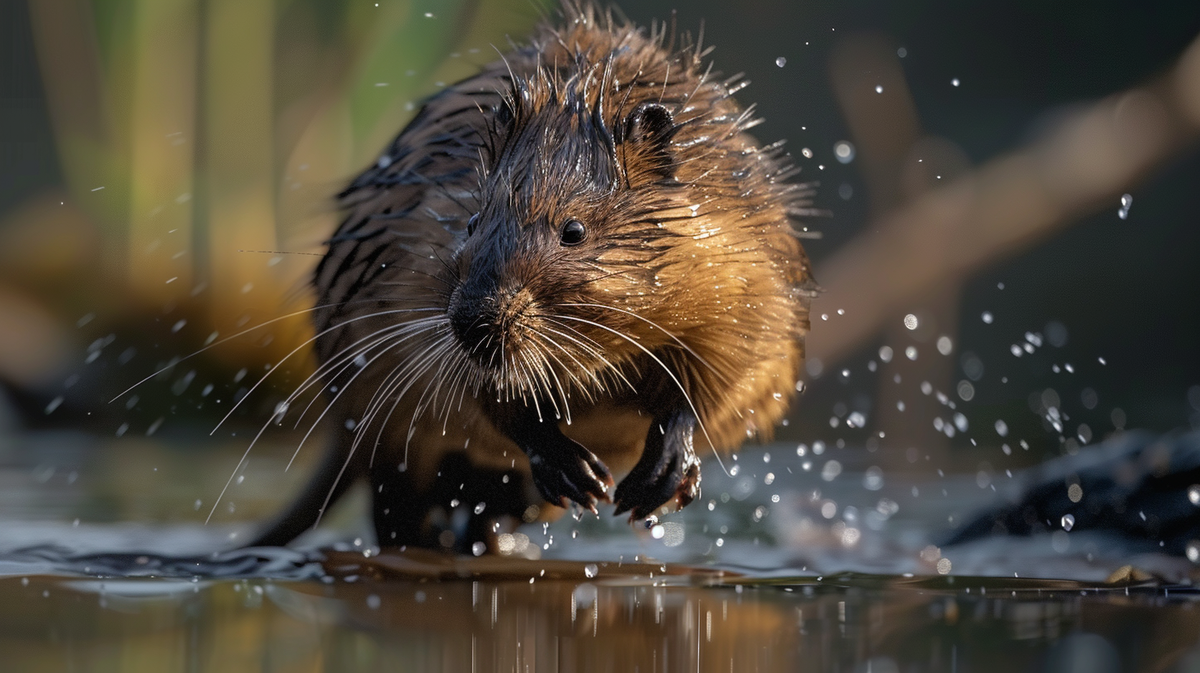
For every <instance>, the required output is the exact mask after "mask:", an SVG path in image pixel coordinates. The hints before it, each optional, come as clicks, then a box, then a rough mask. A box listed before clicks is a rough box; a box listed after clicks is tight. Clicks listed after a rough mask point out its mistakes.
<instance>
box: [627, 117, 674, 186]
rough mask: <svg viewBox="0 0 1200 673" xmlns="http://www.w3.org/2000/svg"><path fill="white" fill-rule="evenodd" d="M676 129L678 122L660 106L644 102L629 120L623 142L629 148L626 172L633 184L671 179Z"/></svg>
mask: <svg viewBox="0 0 1200 673" xmlns="http://www.w3.org/2000/svg"><path fill="white" fill-rule="evenodd" d="M675 129H676V127H675V119H674V118H673V117H671V113H670V112H668V111H667V108H665V107H663V106H662V105H659V104H658V103H642V104H641V105H638V106H637V107H636V108H634V109H633V112H630V113H629V115H628V116H627V117H625V125H624V128H622V129H621V130H622V133H621V138H620V141H619V142H620V143H621V144H622V145H624V146H625V150H626V151H625V173H626V176H627V179H628V180H629V181H630V184H634V183H636V182H640V181H641V180H642V179H645V178H649V179H661V178H667V177H670V176H671V173H672V168H673V163H674V162H673V160H672V157H671V153H670V148H671V138H673V137H674V136H675Z"/></svg>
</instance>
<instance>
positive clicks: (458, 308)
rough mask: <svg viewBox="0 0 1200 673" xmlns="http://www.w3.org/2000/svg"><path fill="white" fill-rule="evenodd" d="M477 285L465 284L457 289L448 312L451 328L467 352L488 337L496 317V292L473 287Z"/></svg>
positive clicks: (451, 298)
mask: <svg viewBox="0 0 1200 673" xmlns="http://www.w3.org/2000/svg"><path fill="white" fill-rule="evenodd" d="M477 285H478V284H475V283H472V284H463V285H459V286H458V287H457V288H455V289H454V292H453V293H452V294H451V295H450V305H449V307H448V310H447V313H448V315H449V318H450V327H451V329H453V330H454V334H455V336H457V337H458V340H459V342H461V343H462V344H463V345H464V346H465V347H466V348H467V350H472V349H473V348H474V347H475V346H476V345H478V344H479V342H480V341H482V340H483V339H484V338H485V337H486V336H487V334H488V332H489V331H491V325H492V323H493V322H495V316H496V301H495V295H494V292H487V291H481V289H482V288H479V287H473V286H477Z"/></svg>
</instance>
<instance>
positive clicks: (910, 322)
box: [904, 313, 921, 331]
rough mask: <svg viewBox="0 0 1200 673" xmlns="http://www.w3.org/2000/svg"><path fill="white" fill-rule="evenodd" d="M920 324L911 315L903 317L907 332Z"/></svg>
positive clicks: (915, 317)
mask: <svg viewBox="0 0 1200 673" xmlns="http://www.w3.org/2000/svg"><path fill="white" fill-rule="evenodd" d="M920 324H921V323H920V321H919V320H917V316H915V315H913V314H912V313H909V314H908V315H906V316H904V326H905V327H907V328H908V329H909V331H912V330H915V329H917V327H918V326H920Z"/></svg>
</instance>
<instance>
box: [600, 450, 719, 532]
mask: <svg viewBox="0 0 1200 673" xmlns="http://www.w3.org/2000/svg"><path fill="white" fill-rule="evenodd" d="M699 495H700V461H699V460H697V459H696V457H695V455H694V454H691V453H690V452H674V451H672V452H667V453H665V454H664V455H663V460H662V461H661V462H659V463H658V464H657V465H654V466H653V467H652V468H649V469H647V468H645V467H644V465H643V463H638V464H637V465H636V466H634V468H633V471H631V472H630V473H629V475H628V476H627V477H625V478H624V479H622V480H621V484H620V485H619V486H617V492H616V494H615V496H614V497H613V502H615V503H616V504H617V511H616V512H615V514H622V513H624V512H629V513H630V514H629V520H630V521H636V520H638V519H645V518H646V517H648V516H650V515H651V514H653V513H654V511H655V510H657V509H658V508H659V507H662V506H663V505H666V504H668V503H672V502H673V503H674V505H675V507H674V509H683V508H684V507H686V506H687V505H688V503H690V502H691V501H693V500H695V499H696V497H697V496H699Z"/></svg>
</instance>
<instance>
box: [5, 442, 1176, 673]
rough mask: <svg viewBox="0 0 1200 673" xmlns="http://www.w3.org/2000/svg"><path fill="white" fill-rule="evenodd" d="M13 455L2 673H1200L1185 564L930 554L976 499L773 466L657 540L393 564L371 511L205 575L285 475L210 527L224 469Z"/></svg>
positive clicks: (570, 533) (713, 491) (934, 482)
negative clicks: (377, 538)
mask: <svg viewBox="0 0 1200 673" xmlns="http://www.w3.org/2000/svg"><path fill="white" fill-rule="evenodd" d="M54 442H55V446H59V447H60V448H61V447H64V446H66V445H68V444H69V443H70V442H68V441H65V440H63V439H62V438H57V439H55V440H54ZM27 448H28V449H29V450H27V451H26V450H24V449H21V448H20V447H18V448H17V449H13V450H10V451H9V452H8V453H7V454H5V455H6V457H7V459H6V461H4V466H3V467H2V468H0V480H2V481H3V483H4V484H5V490H4V492H3V494H2V497H0V510H3V511H2V514H3V516H2V517H0V522H2V523H0V671H22V672H24V671H121V672H131V673H143V672H146V673H150V672H153V673H158V672H160V671H189V672H191V671H197V672H199V671H214V672H217V671H219V672H226V671H232V672H239V671H313V672H316V671H512V672H514V673H516V672H525V671H617V672H625V671H641V672H655V673H657V672H659V671H664V672H665V671H845V672H858V671H872V672H877V673H884V672H890V671H897V672H908V671H935V672H937V671H946V672H955V673H957V672H960V671H964V672H965V671H1099V672H1108V671H1114V672H1116V671H1164V672H1167V671H1169V672H1173V673H1174V672H1178V673H1182V672H1184V671H1200V593H1198V592H1197V590H1196V589H1195V588H1194V587H1193V582H1194V581H1195V580H1196V579H1197V575H1196V566H1195V565H1194V564H1193V563H1191V562H1189V561H1188V560H1187V559H1185V558H1180V557H1171V556H1167V555H1165V554H1161V553H1157V552H1156V550H1155V549H1154V548H1152V547H1151V548H1147V547H1146V545H1144V544H1141V545H1139V544H1133V543H1130V542H1128V541H1123V540H1120V539H1116V538H1113V537H1111V536H1106V535H1104V534H1103V533H1097V532H1090V533H1089V532H1079V531H1073V532H1070V533H1069V534H1065V533H1064V534H1063V535H1057V536H1055V535H1041V536H1034V537H1031V538H992V539H985V540H981V541H978V542H975V543H971V544H967V545H961V546H957V547H948V548H939V547H937V546H936V545H935V544H934V542H935V541H936V540H937V538H938V536H939V535H942V534H943V533H944V530H945V528H946V526H947V524H948V523H949V522H951V521H954V520H962V517H965V516H967V515H969V513H970V512H972V511H974V510H977V509H978V508H979V507H980V506H981V505H982V504H986V503H988V502H992V501H994V500H995V499H996V498H997V497H1000V496H999V495H998V493H997V492H995V491H993V490H992V488H990V486H991V484H989V485H988V486H989V487H986V488H985V487H982V486H980V485H979V482H978V480H977V479H976V475H974V474H966V475H959V476H954V475H946V476H939V477H936V478H933V477H930V478H916V477H913V476H911V475H909V476H902V475H885V479H884V480H883V483H882V484H880V483H877V482H876V481H872V480H871V479H869V478H868V475H867V474H866V472H865V471H864V468H865V463H864V464H862V465H860V464H859V463H860V462H862V461H860V460H858V459H856V458H855V457H854V456H853V455H852V454H851V453H850V452H849V451H847V452H844V453H836V452H834V451H833V450H832V449H831V450H830V452H829V453H828V454H826V455H824V456H822V457H821V462H817V463H815V464H813V465H811V466H810V467H809V468H808V469H805V468H804V463H805V462H806V461H808V460H811V458H812V456H811V454H809V455H807V456H804V457H798V456H796V451H795V447H794V446H793V447H783V446H770V447H765V448H763V449H758V450H752V451H747V452H746V453H744V454H742V455H741V456H740V457H739V460H738V461H734V462H735V463H736V465H737V466H738V469H736V470H734V469H732V467H733V466H732V465H731V466H730V468H731V469H730V470H729V472H730V473H731V474H728V475H726V474H723V473H722V472H721V471H720V470H717V469H714V470H710V471H709V472H708V473H706V475H705V479H706V481H705V483H704V487H705V491H704V496H703V497H702V499H701V500H700V501H698V502H697V503H695V504H694V505H693V506H692V507H689V508H688V510H687V511H685V512H683V513H680V514H677V515H673V516H671V517H667V518H664V519H663V521H661V522H660V527H659V528H658V529H653V528H652V529H649V530H647V529H645V528H643V527H638V528H630V527H629V525H628V524H626V523H624V521H623V520H619V519H614V518H612V517H607V516H605V517H600V518H595V517H592V516H590V515H589V516H584V517H582V518H581V519H579V520H576V519H574V518H572V517H569V516H568V517H564V518H563V519H561V520H559V521H558V522H555V523H553V524H549V525H540V524H538V525H531V526H525V527H523V528H522V529H520V531H518V532H517V534H516V535H514V536H513V538H512V539H511V540H510V541H509V542H510V548H511V550H512V553H511V554H509V555H507V556H496V557H480V558H470V557H453V556H446V555H442V554H436V553H429V552H421V551H415V550H407V551H404V552H386V553H382V554H381V553H380V552H379V550H378V549H375V548H373V547H371V546H370V543H369V540H367V539H366V538H365V536H362V535H361V531H362V530H363V529H364V528H365V526H366V522H365V521H364V520H363V518H362V517H361V516H358V515H356V514H355V512H356V511H361V510H362V507H361V501H360V502H359V504H358V505H357V506H356V505H355V503H353V502H351V503H348V506H347V507H346V508H345V509H346V510H349V512H350V514H345V513H344V515H343V516H342V517H341V518H340V519H339V518H338V517H336V516H335V517H333V520H331V521H330V522H329V523H330V529H329V531H328V532H326V533H325V534H324V536H317V537H314V538H310V539H309V540H308V541H306V542H304V543H302V544H301V546H300V548H299V549H298V550H289V549H263V550H250V551H236V550H235V551H224V552H220V553H217V554H213V553H212V551H213V550H222V549H224V550H229V549H231V548H232V547H236V540H237V538H238V536H239V535H242V534H244V533H245V532H246V531H247V530H248V527H247V523H246V522H247V521H253V520H256V519H261V517H263V516H265V515H266V513H269V512H270V511H272V509H273V508H274V507H277V506H278V497H279V495H280V494H281V493H285V492H286V488H287V487H286V485H283V484H280V483H276V482H273V481H271V479H274V478H275V476H278V475H280V474H282V473H283V472H282V469H281V468H280V465H279V464H278V463H273V462H271V460H269V459H263V460H260V461H259V462H257V463H254V462H252V464H251V466H250V467H249V468H247V470H246V472H245V475H246V479H245V483H244V484H241V483H239V484H237V485H235V486H234V487H233V489H232V491H231V498H230V500H231V502H232V503H233V506H231V507H229V508H224V506H223V509H222V510H221V515H222V516H219V517H217V518H216V519H215V520H214V522H213V523H211V524H209V525H208V526H205V525H204V524H203V523H202V522H203V515H204V512H203V510H204V509H207V508H206V507H200V508H197V507H195V503H194V501H195V500H202V499H205V498H209V497H211V494H212V493H214V492H215V491H218V490H219V485H220V483H221V482H222V481H223V479H224V478H227V477H228V472H227V471H226V469H227V467H228V465H226V463H227V462H232V461H225V460H212V457H211V456H208V457H205V458H204V459H203V460H202V461H199V462H197V458H196V456H195V455H192V454H187V453H186V452H184V453H180V452H178V451H176V452H171V451H166V452H164V451H156V450H153V449H151V448H148V447H147V446H145V445H142V444H138V445H129V446H121V447H111V446H108V447H99V448H98V447H95V446H89V447H86V448H84V449H79V450H77V451H73V452H72V451H68V450H66V449H63V450H62V451H61V452H60V453H59V454H53V453H52V452H48V451H46V450H45V448H46V447H45V446H44V445H39V446H31V447H27ZM55 455H57V458H53V456H55ZM236 455H237V454H236V453H231V454H230V456H234V457H235V456H236ZM47 456H52V458H47ZM230 456H225V458H229V457H230ZM285 457H286V456H285ZM833 459H837V460H840V461H841V462H842V465H843V469H842V471H841V473H840V474H839V475H837V476H836V478H833V479H829V480H827V479H825V477H824V476H822V473H823V472H824V474H826V475H827V474H828V471H827V470H826V471H823V470H822V469H821V468H822V465H823V464H824V463H825V462H827V461H828V460H833ZM51 460H53V461H56V462H50V461H51ZM234 460H236V458H234ZM272 475H275V476H272ZM297 476H298V477H302V476H303V475H302V474H300V475H297ZM868 485H869V486H870V487H868ZM214 486H215V487H216V488H214ZM201 504H202V505H204V504H207V501H206V502H202V503H201ZM830 512H833V516H826V514H828V513H830Z"/></svg>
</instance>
